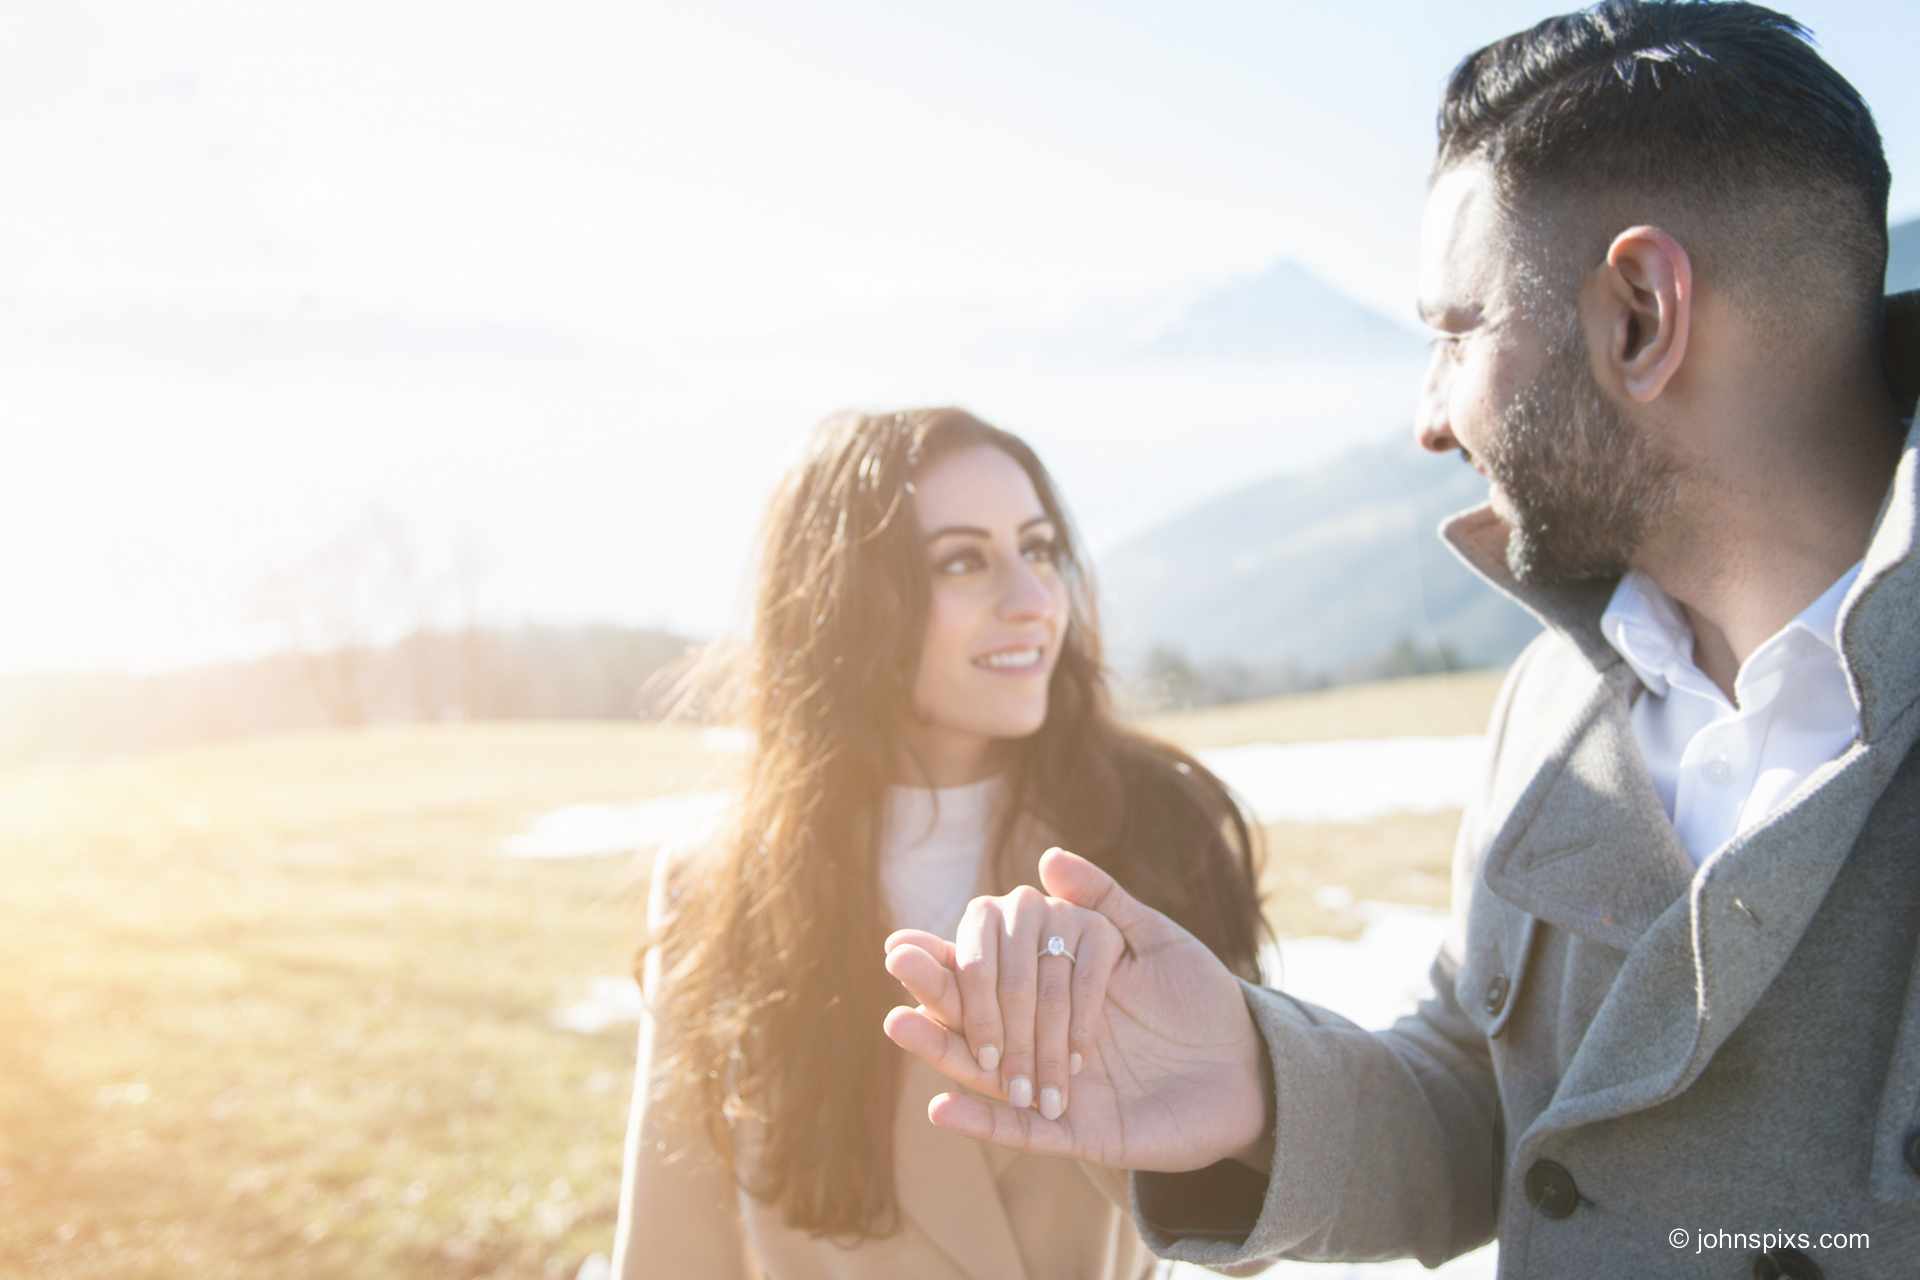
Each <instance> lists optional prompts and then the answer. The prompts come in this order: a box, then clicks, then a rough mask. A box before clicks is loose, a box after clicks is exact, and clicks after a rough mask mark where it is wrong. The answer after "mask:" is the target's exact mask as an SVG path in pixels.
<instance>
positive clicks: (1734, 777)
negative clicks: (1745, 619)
mask: <svg viewBox="0 0 1920 1280" xmlns="http://www.w3.org/2000/svg"><path fill="white" fill-rule="evenodd" d="M1859 574H1860V566H1859V565H1858V564H1856V565H1854V566H1853V568H1851V569H1849V570H1847V571H1846V572H1845V573H1843V574H1841V575H1840V579H1839V581H1837V582H1835V583H1834V584H1833V585H1832V586H1831V587H1828V588H1827V590H1826V591H1825V593H1823V594H1822V595H1821V596H1820V598H1819V599H1818V600H1815V601H1814V602H1813V603H1812V604H1810V605H1808V606H1807V607H1806V608H1805V609H1804V610H1802V611H1801V612H1800V614H1799V615H1798V616H1797V617H1795V618H1794V619H1793V620H1792V621H1790V622H1788V623H1787V625H1786V626H1784V627H1782V628H1781V629H1780V630H1779V631H1777V632H1775V633H1774V634H1773V635H1772V636H1771V637H1770V638H1768V640H1767V641H1766V643H1764V644H1762V645H1761V646H1760V647H1759V648H1758V649H1755V650H1754V651H1753V652H1752V653H1751V654H1749V655H1748V657H1747V660H1746V661H1745V662H1743V663H1742V664H1740V671H1739V674H1738V675H1736V676H1735V677H1734V682H1733V689H1734V695H1735V698H1736V700H1737V703H1738V705H1735V703H1734V702H1729V701H1728V700H1727V696H1726V695H1725V694H1724V693H1722V692H1721V691H1720V688H1719V686H1718V685H1716V684H1714V683H1713V681H1711V680H1709V679H1708V678H1707V677H1706V676H1705V675H1704V674H1702V672H1701V671H1700V668H1699V667H1697V666H1695V665H1694V662H1693V630H1692V628H1691V627H1689V626H1688V625H1687V620H1686V615H1685V614H1683V613H1682V612H1681V611H1680V607H1679V606H1678V605H1676V604H1675V603H1674V601H1673V599H1672V597H1670V596H1668V595H1667V593H1666V592H1664V591H1662V590H1661V589H1660V587H1659V586H1658V585H1656V584H1655V583H1654V581H1653V579H1651V578H1649V577H1647V576H1646V575H1645V574H1643V573H1640V572H1638V571H1633V572H1630V573H1628V574H1627V575H1626V576H1625V577H1624V578H1622V579H1621V580H1620V585H1619V586H1618V587H1617V588H1615V590H1614V593H1613V599H1612V600H1611V601H1610V602H1609V603H1608V605H1607V608H1606V612H1605V613H1604V614H1602V615H1601V618H1600V630H1601V632H1602V633H1603V634H1604V635H1605V636H1606V638H1607V642H1608V643H1609V644H1611V645H1612V646H1613V647H1614V648H1615V649H1617V650H1619V652H1620V656H1621V657H1623V658H1625V659H1626V660H1627V662H1628V664H1629V665H1631V666H1632V667H1633V669H1634V671H1635V672H1636V673H1637V674H1638V675H1639V677H1640V682H1641V683H1642V684H1643V685H1645V686H1646V690H1645V692H1644V693H1643V694H1642V695H1641V696H1640V697H1639V698H1638V699H1637V700H1636V701H1635V702H1634V704H1633V731H1634V736H1635V737H1636V738H1637V739H1638V740H1639V743H1640V752H1641V754H1642V755H1643V756H1644V757H1645V758H1646V762H1647V768H1648V769H1649V770H1650V771H1651V772H1652V774H1653V782H1654V786H1655V787H1656V788H1658V790H1659V792H1660V799H1661V801H1662V802H1663V803H1665V805H1666V807H1667V816H1668V817H1670V818H1672V819H1673V826H1674V830H1675V831H1676V832H1677V833H1678V834H1679V836H1680V843H1681V845H1682V846H1684V847H1685V849H1686V851H1687V854H1688V856H1690V857H1691V858H1692V859H1693V862H1694V865H1695V866H1699V865H1701V864H1702V863H1704V862H1705V861H1706V860H1707V859H1708V858H1709V857H1710V856H1712V854H1713V853H1714V852H1715V851H1716V850H1718V849H1719V848H1720V847H1721V846H1723V845H1725V844H1726V843H1727V841H1729V840H1731V839H1732V838H1733V837H1735V836H1737V835H1739V834H1740V833H1741V832H1744V831H1747V830H1749V829H1750V828H1752V827H1755V826H1758V825H1759V824H1760V822H1761V821H1763V820H1764V819H1765V818H1766V817H1767V816H1768V815H1769V814H1771V813H1773V812H1774V810H1776V809H1777V808H1779V807H1780V805H1781V804H1782V803H1783V802H1784V801H1785V800H1786V799H1787V798H1788V797H1789V796H1791V795H1792V794H1793V792H1794V790H1795V789H1796V788H1798V787H1799V785H1800V784H1801V783H1802V782H1803V781H1805V780H1806V778H1807V776H1808V775H1809V774H1811V773H1812V772H1813V771H1814V770H1815V769H1818V768H1819V767H1820V766H1821V765H1823V764H1825V763H1826V762H1827V761H1829V760H1832V759H1833V758H1834V757H1836V756H1838V755H1839V754H1840V753H1841V752H1843V751H1845V750H1846V749H1847V747H1848V746H1850V745H1851V744H1852V743H1853V741H1854V739H1855V738H1857V737H1859V736H1860V711H1859V708H1858V707H1856V706H1855V705H1854V701H1853V690H1852V687H1851V685H1850V684H1849V683H1848V680H1847V673H1846V668H1845V666H1844V665H1843V663H1842V661H1841V657H1840V636H1839V621H1840V605H1841V602H1842V601H1844V600H1845V599H1846V595H1847V591H1848V589H1849V588H1851V587H1852V586H1853V582H1854V579H1855V578H1857V577H1858V576H1859Z"/></svg>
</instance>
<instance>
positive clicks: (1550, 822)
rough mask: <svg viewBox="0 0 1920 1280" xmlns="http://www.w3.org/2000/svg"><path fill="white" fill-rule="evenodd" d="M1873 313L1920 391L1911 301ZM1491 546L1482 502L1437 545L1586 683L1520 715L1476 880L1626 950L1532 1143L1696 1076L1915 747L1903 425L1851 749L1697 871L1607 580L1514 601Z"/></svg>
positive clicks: (1869, 599) (1850, 617) (1919, 721)
mask: <svg viewBox="0 0 1920 1280" xmlns="http://www.w3.org/2000/svg"><path fill="white" fill-rule="evenodd" d="M1889 311H1890V314H1892V313H1894V312H1896V311H1898V312H1900V313H1901V314H1903V315H1905V316H1907V317H1908V321H1907V322H1906V323H1907V324H1908V327H1907V328H1906V329H1905V330H1904V332H1905V334H1906V336H1907V337H1906V345H1905V347H1904V348H1903V349H1904V350H1906V352H1907V354H1908V357H1909V358H1908V359H1907V361H1906V362H1905V363H1903V364H1902V365H1901V366H1900V369H1901V371H1902V372H1903V373H1904V374H1905V375H1907V376H1908V379H1909V380H1908V381H1907V382H1904V383H1901V382H1898V381H1896V386H1897V387H1902V388H1905V387H1913V386H1920V295H1904V296H1903V298H1901V299H1896V300H1892V301H1891V302H1890V304H1889ZM1901 394H1902V395H1903V397H1904V396H1905V395H1906V394H1907V392H1906V391H1905V390H1902V391H1901ZM1909 403H1910V402H1909V401H1908V400H1906V399H1904V398H1903V400H1902V404H1903V406H1904V405H1906V404H1909ZM1506 532H1507V531H1506V526H1505V524H1504V523H1502V522H1501V521H1500V520H1499V519H1498V518H1497V517H1495V516H1494V515H1493V513H1492V512H1491V511H1490V510H1488V509H1487V508H1484V507H1483V508H1480V509H1478V510H1475V511H1472V512H1468V513H1466V514H1464V515H1462V516H1460V517H1457V518H1455V519H1454V520H1453V521H1452V522H1450V523H1449V525H1448V526H1447V528H1446V530H1445V535H1446V537H1447V539H1448V541H1449V542H1450V543H1451V544H1452V545H1453V547H1454V548H1455V550H1456V551H1457V552H1458V553H1459V554H1460V555H1461V557H1462V558H1463V559H1465V560H1466V561H1467V563H1468V564H1469V566H1471V567H1473V568H1474V569H1475V570H1476V571H1477V572H1479V573H1480V574H1481V575H1482V576H1483V577H1485V578H1487V579H1488V581H1490V582H1491V583H1492V584H1493V585H1494V586H1495V587H1497V588H1498V589H1500V590H1502V591H1504V592H1505V593H1507V594H1508V595H1509V596H1511V597H1512V598H1513V599H1515V600H1516V601H1517V602H1519V603H1520V604H1521V605H1522V606H1523V607H1525V608H1527V609H1528V610H1529V611H1530V612H1532V613H1533V614H1534V615H1535V616H1536V617H1538V618H1540V620H1541V621H1542V622H1543V623H1545V624H1546V625H1547V626H1548V627H1550V628H1552V629H1553V630H1554V631H1556V632H1558V633H1559V634H1560V635H1562V636H1563V637H1564V638H1565V639H1566V640H1568V641H1569V642H1570V643H1571V644H1572V645H1573V647H1574V648H1575V649H1576V650H1577V651H1578V653H1579V655H1580V656H1581V658H1582V659H1584V662H1583V663H1582V664H1580V665H1581V666H1583V667H1584V668H1586V669H1588V670H1589V671H1590V672H1591V675H1590V677H1589V678H1587V679H1585V680H1566V681H1562V682H1559V687H1554V688H1549V689H1547V690H1545V691H1544V693H1543V694H1542V695H1541V696H1542V697H1544V698H1545V699H1546V700H1547V701H1548V702H1549V703H1551V704H1553V705H1546V706H1532V707H1529V708H1527V713H1528V714H1530V715H1534V714H1537V715H1540V716H1541V717H1542V718H1543V720H1542V722H1543V723H1550V724H1553V725H1555V726H1558V727H1561V731H1560V732H1559V734H1558V737H1557V738H1556V739H1555V740H1554V742H1553V744H1552V745H1551V747H1550V748H1549V750H1548V752H1547V758H1546V762H1545V763H1544V764H1543V765H1542V766H1541V768H1540V769H1539V770H1538V772H1537V773H1536V774H1535V775H1534V776H1533V777H1532V779H1531V781H1530V782H1529V783H1528V785H1527V787H1526V789H1525V790H1524V792H1522V794H1521V797H1520V799H1519V801H1518V802H1516V803H1515V804H1514V806H1513V808H1512V809H1511V811H1510V812H1509V813H1508V815H1507V818H1506V821H1505V822H1504V823H1503V825H1502V827H1501V829H1500V831H1499V832H1498V834H1496V835H1495V837H1494V839H1493V841H1492V843H1491V844H1490V845H1489V847H1488V851H1487V857H1486V861H1485V864H1484V869H1483V876H1484V879H1485V881H1486V884H1487V887H1488V888H1489V889H1490V890H1491V891H1492V892H1493V893H1495V894H1496V895H1498V896H1499V897H1501V898H1503V899H1506V900H1507V901H1509V902H1511V903H1513V904H1514V905H1515V906H1517V907H1519V908H1521V909H1522V910H1524V911H1526V912H1528V913H1529V914H1532V915H1535V916H1537V917H1539V918H1540V919H1542V920H1545V921H1548V922H1550V923H1553V924H1557V925H1559V926H1561V927H1563V928H1565V929H1568V930H1569V931H1571V932H1573V933H1576V934H1579V935H1581V936H1583V937H1587V938H1591V939H1593V940H1595V941H1599V942H1602V943H1605V944H1607V945H1609V946H1613V947H1616V948H1619V949H1621V950H1622V951H1625V952H1626V953H1627V954H1626V959H1625V962H1624V964H1623V966H1622V969H1621V972H1620V975H1619V977H1618V979H1617V980H1616V981H1615V982H1614V983H1613V985H1612V987H1611V989H1610V990H1609V993H1608V995H1607V996H1606V998H1605V999H1604V1000H1603V1002H1602V1003H1601V1006H1600V1008H1599V1009H1598V1010H1597V1011H1596V1012H1595V1014H1594V1017H1593V1019H1592V1021H1591V1022H1590V1023H1589V1024H1588V1026H1587V1029H1586V1031H1585V1034H1584V1035H1583V1036H1582V1039H1581V1043H1580V1046H1579V1048H1578V1049H1577V1051H1576V1052H1575V1054H1574V1056H1573V1058H1572V1060H1571V1061H1570V1062H1569V1063H1568V1066H1567V1070H1566V1072H1565V1073H1564V1075H1563V1076H1562V1079H1561V1081H1560V1086H1559V1089H1558V1090H1557V1092H1556V1095H1555V1101H1554V1103H1553V1105H1552V1106H1551V1107H1550V1108H1549V1109H1548V1111H1547V1112H1545V1113H1543V1114H1542V1115H1541V1116H1540V1117H1539V1118H1538V1120H1537V1122H1536V1125H1535V1127H1534V1131H1535V1132H1540V1131H1543V1130H1545V1129H1560V1128H1565V1127H1568V1126H1570V1125H1574V1124H1582V1123H1590V1122H1593V1121H1597V1120H1601V1119H1605V1118H1608V1117H1611V1116H1617V1115H1621V1114H1625V1113H1626V1112H1629V1111H1632V1110H1637V1109H1639V1108H1642V1107H1646V1106H1651V1105H1653V1104H1655V1103H1657V1102H1659V1101H1661V1100H1663V1099H1665V1098H1668V1097H1671V1096H1673V1094H1675V1093H1677V1092H1678V1091H1679V1090H1681V1089H1684V1088H1685V1087H1686V1086H1687V1085H1688V1084H1690V1083H1691V1082H1692V1081H1693V1080H1694V1079H1695V1078H1697V1077H1698V1075H1699V1074H1700V1072H1701V1071H1703V1070H1704V1069H1705V1067H1706V1065H1707V1063H1708V1062H1709V1061H1710V1060H1711V1059H1712V1056H1713V1054H1714V1053H1715V1052H1716V1051H1717V1050H1718V1049H1719V1047H1720V1046H1721V1045H1722V1044H1723V1043H1724V1042H1725V1041H1726V1039H1727V1037H1728V1036H1729V1035H1731V1034H1732V1032H1733V1031H1734V1030H1735V1029H1736V1028H1737V1027H1738V1026H1739V1025H1740V1024H1741V1022H1742V1021H1743V1020H1744V1019H1745V1017H1746V1016H1747V1014H1748V1013H1749V1012H1751V1010H1752V1009H1753V1007H1754V1005H1755V1004H1757V1003H1758V1002H1759V1000H1760V998H1761V996H1762V995H1764V993H1765V992H1766V990H1767V988H1768V987H1769V986H1770V985H1771V984H1772V982H1773V980H1774V978H1775V977H1776V976H1777V975H1778V974H1779V972H1780V970H1781V968H1782V966H1784V965H1785V964H1786V962H1787V960H1788V957H1789V956H1790V955H1791V954H1792V952H1793V950H1794V948H1795V947H1796V946H1797V945H1798V943H1799V941H1800V939H1801V937H1802V935H1803V934H1804V933H1805V931H1806V929H1807V927H1808V925H1809V924H1810V923H1811V921H1812V919H1813V915H1814V913H1815V912H1816V911H1817V910H1818V909H1819V906H1820V904H1821V902H1822V901H1824V899H1825V898H1826V896H1827V893H1828V890H1829V888H1830V887H1831V885H1832V883H1833V881H1834V878H1835V877H1836V876H1837V875H1838V874H1839V872H1840V869H1841V867H1842V866H1843V865H1844V863H1845V862H1846V859H1847V856H1848V854H1849V853H1850V852H1851V851H1852V849H1853V846H1854V844H1855V842H1856V840H1857V839H1858V837H1859V834H1860V831H1861V829H1862V827H1863V826H1864V824H1865V822H1866V819H1867V816H1868V814H1869V812H1870V811H1871V809H1872V806H1873V803H1874V801H1875V799H1876V798H1877V797H1878V796H1879V795H1880V794H1881V792H1882V791H1883V790H1884V789H1885V788H1886V786H1887V785H1888V783H1889V782H1890V781H1891V780H1892V777H1893V775H1894V773H1895V771H1896V770H1897V769H1898V768H1899V767H1900V765H1901V762H1902V761H1903V760H1904V759H1905V757H1906V755H1907V753H1908V752H1909V751H1910V750H1911V749H1912V748H1913V746H1914V743H1915V741H1916V739H1920V707H1916V701H1917V700H1920V644H1916V643H1915V642H1914V640H1913V633H1912V625H1911V619H1912V617H1913V616H1914V614H1915V612H1916V610H1917V609H1920V555H1916V545H1915V544H1916V538H1917V537H1920V426H1917V427H1916V429H1915V430H1914V431H1913V432H1911V433H1910V434H1909V436H1908V440H1907V445H1906V448H1905V450H1904V451H1903V453H1902V455H1901V459H1900V462H1899V466H1898V468H1897V470H1896V473H1895V475H1894V478H1893V482H1892V485H1891V486H1890V488H1889V491H1888V494H1887V497H1886V499H1885V501H1884V503H1883V505H1882V508H1881V512H1880V515H1879V517H1878V520H1877V521H1876V524H1875V529H1874V534H1873V537H1872V540H1871V542H1870V544H1869V547H1868V551H1867V554H1866V558H1865V560H1864V562H1863V565H1862V568H1861V572H1860V575H1859V578H1858V580H1857V581H1856V582H1855V584H1854V586H1853V589H1852V590H1851V591H1849V592H1848V594H1847V598H1846V600H1845V602H1844V603H1843V604H1842V606H1841V612H1840V624H1839V625H1840V636H1841V651H1842V659H1843V662H1844V664H1845V666H1846V668H1847V672H1848V678H1849V681H1850V683H1851V685H1852V688H1853V692H1854V697H1855V701H1856V704H1857V705H1858V706H1859V708H1860V712H1861V737H1860V740H1859V741H1857V742H1855V743H1854V745H1853V746H1852V747H1851V748H1849V749H1848V750H1847V751H1846V752H1844V753H1843V754H1842V755H1841V756H1840V757H1839V758H1838V759H1836V760H1834V761H1831V762H1829V763H1828V764H1827V765H1825V766H1823V767H1822V768H1821V770H1820V771H1819V772H1818V774H1817V775H1816V778H1817V783H1818V790H1817V791H1813V790H1812V789H1809V790H1806V791H1803V792H1802V793H1801V795H1802V797H1803V799H1802V801H1801V802H1799V803H1795V804H1791V805H1789V806H1788V807H1787V808H1785V809H1783V810H1781V811H1780V812H1779V813H1777V814H1775V815H1774V816H1773V817H1772V818H1770V819H1769V820H1768V821H1767V822H1765V823H1763V824H1762V825H1761V826H1760V827H1758V828H1755V829H1754V830H1751V831H1748V832H1745V833H1743V834H1742V835H1740V836H1738V837H1737V838H1736V839H1735V840H1733V841H1732V842H1731V843H1730V844H1729V845H1728V846H1727V847H1726V848H1724V849H1722V850H1721V851H1719V852H1718V853H1717V854H1716V855H1715V856H1714V857H1713V858H1711V859H1710V860H1709V861H1708V862H1707V863H1706V864H1705V865H1704V866H1703V867H1702V868H1701V869H1700V870H1699V871H1698V872H1697V873H1696V872H1695V871H1694V869H1693V867H1692V865H1691V863H1690V862H1689V861H1688V860H1687V858H1686V856H1685V854H1684V852H1683V851H1682V850H1681V849H1680V846H1679V842H1678V840H1677V838H1676V837H1675V836H1674V833H1673V829H1672V825H1671V823H1670V822H1668V821H1667V819H1666V814H1665V811H1664V808H1663V807H1662V806H1661V804H1660V802H1659V799H1658V796H1657V794H1656V793H1655V791H1654V788H1653V785H1652V781H1651V778H1650V777H1649V776H1648V774H1647V770H1646V765H1645V762H1644V760H1643V758H1642V756H1641V753H1640V751H1639V749H1638V746H1637V744H1636V743H1635V741H1634V739H1633V736H1632V725H1631V720H1630V713H1629V708H1630V705H1631V701H1632V696H1633V693H1634V691H1635V687H1636V686H1637V684H1638V677H1637V676H1635V674H1634V673H1633V671H1632V668H1631V667H1629V666H1628V665H1627V664H1626V663H1625V662H1623V661H1622V660H1621V658H1620V657H1619V655H1618V653H1617V652H1615V651H1614V649H1613V648H1612V646H1611V645H1609V644H1607V642H1606V640H1605V638H1604V637H1603V636H1602V635H1601V632H1600V628H1599V619H1600V615H1601V612H1602V611H1603V610H1604V608H1605V606H1606V602H1607V600H1608V598H1609V597H1610V595H1611V592H1612V584H1611V583H1590V584H1574V585H1572V586H1566V587H1559V588H1549V589H1540V588H1534V587H1523V586H1521V585H1520V584H1518V583H1516V582H1515V581H1514V579H1513V577H1512V575H1511V573H1510V572H1509V571H1508V570H1507V567H1506V563H1505V545H1506ZM1576 669H1578V668H1576Z"/></svg>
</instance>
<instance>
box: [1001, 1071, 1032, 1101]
mask: <svg viewBox="0 0 1920 1280" xmlns="http://www.w3.org/2000/svg"><path fill="white" fill-rule="evenodd" d="M1007 1101H1008V1102H1010V1103H1012V1104H1013V1105H1014V1106H1016V1107H1022V1108H1024V1107H1031V1106H1032V1105H1033V1081H1031V1080H1029V1079H1027V1078H1026V1077H1025V1076H1015V1077H1014V1078H1013V1080H1012V1081H1011V1082H1010V1083H1009V1084H1008V1085H1007Z"/></svg>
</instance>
